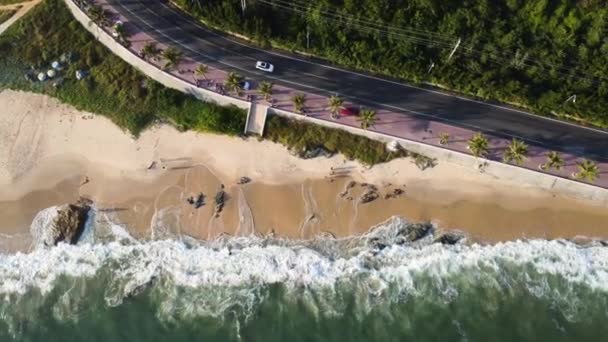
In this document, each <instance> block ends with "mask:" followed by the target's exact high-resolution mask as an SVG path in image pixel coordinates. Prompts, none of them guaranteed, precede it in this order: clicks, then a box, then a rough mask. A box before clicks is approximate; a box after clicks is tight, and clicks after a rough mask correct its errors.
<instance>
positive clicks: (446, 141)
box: [439, 133, 450, 145]
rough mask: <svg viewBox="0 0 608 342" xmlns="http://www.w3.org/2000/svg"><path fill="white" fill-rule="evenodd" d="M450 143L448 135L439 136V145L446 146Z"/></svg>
mask: <svg viewBox="0 0 608 342" xmlns="http://www.w3.org/2000/svg"><path fill="white" fill-rule="evenodd" d="M449 143H450V133H441V134H439V144H441V145H447V144H449Z"/></svg>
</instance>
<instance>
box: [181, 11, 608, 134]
mask: <svg viewBox="0 0 608 342" xmlns="http://www.w3.org/2000/svg"><path fill="white" fill-rule="evenodd" d="M174 1H176V2H177V3H178V4H179V5H180V6H181V7H183V8H185V9H186V10H187V11H188V12H189V13H190V14H193V15H195V16H197V17H199V18H200V19H201V20H203V21H205V22H206V23H208V24H209V25H212V26H215V27H218V28H221V29H224V30H227V31H232V32H236V33H240V34H244V35H247V36H249V37H251V38H252V39H253V41H255V42H261V43H262V44H267V42H269V41H270V42H273V43H274V44H275V45H277V46H280V47H283V48H288V49H291V50H297V51H304V52H307V53H312V54H315V55H317V56H320V57H323V58H326V59H327V60H329V61H331V62H334V63H338V64H341V65H345V66H348V67H352V68H356V69H361V70H369V71H372V72H375V73H378V74H383V75H387V76H391V77H397V78H401V79H405V80H409V81H411V82H416V83H422V82H430V83H432V84H438V85H441V86H444V87H447V88H449V89H453V90H457V91H460V92H463V93H467V94H471V95H474V96H478V97H480V98H488V99H496V100H501V101H504V102H508V103H514V104H518V105H522V106H526V107H528V108H530V109H532V110H533V111H535V112H537V113H539V114H543V115H558V116H560V117H567V118H569V119H572V120H578V121H582V122H587V123H592V124H595V125H598V126H603V127H608V110H606V108H608V63H606V56H607V55H608V40H606V32H608V20H607V18H608V6H607V5H606V1H605V0H464V1H463V0H444V1H439V0H415V1H414V0H308V1H304V0H293V1H287V0H257V1H247V8H246V10H245V11H244V13H243V11H242V10H241V1H240V0H204V1H203V0H174ZM459 38H460V39H462V41H461V43H460V45H459V47H458V49H457V50H456V52H455V53H454V54H453V55H452V56H451V52H452V50H453V48H454V47H455V45H456V42H457V41H458V39H459ZM572 95H576V98H574V97H572ZM568 99H569V101H567V100H568Z"/></svg>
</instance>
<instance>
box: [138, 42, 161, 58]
mask: <svg viewBox="0 0 608 342" xmlns="http://www.w3.org/2000/svg"><path fill="white" fill-rule="evenodd" d="M139 54H140V55H141V58H143V59H148V58H150V57H153V58H155V57H157V56H158V55H159V54H160V49H159V48H158V47H156V43H155V42H147V43H146V44H144V46H143V47H142V48H141V50H139Z"/></svg>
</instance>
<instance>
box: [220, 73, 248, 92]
mask: <svg viewBox="0 0 608 342" xmlns="http://www.w3.org/2000/svg"><path fill="white" fill-rule="evenodd" d="M242 81H243V76H241V75H239V74H237V73H234V72H230V73H228V76H227V77H226V80H224V88H226V90H228V91H233V92H234V93H235V94H236V95H240V94H241V84H240V83H241V82H242Z"/></svg>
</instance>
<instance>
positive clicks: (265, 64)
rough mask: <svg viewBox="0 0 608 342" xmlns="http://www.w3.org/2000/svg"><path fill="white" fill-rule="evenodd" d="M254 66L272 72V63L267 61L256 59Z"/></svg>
mask: <svg viewBox="0 0 608 342" xmlns="http://www.w3.org/2000/svg"><path fill="white" fill-rule="evenodd" d="M255 68H256V69H260V70H262V71H266V72H273V71H274V65H272V64H270V63H268V62H262V61H257V62H256V63H255Z"/></svg>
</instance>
